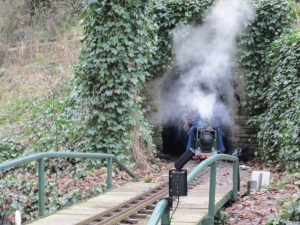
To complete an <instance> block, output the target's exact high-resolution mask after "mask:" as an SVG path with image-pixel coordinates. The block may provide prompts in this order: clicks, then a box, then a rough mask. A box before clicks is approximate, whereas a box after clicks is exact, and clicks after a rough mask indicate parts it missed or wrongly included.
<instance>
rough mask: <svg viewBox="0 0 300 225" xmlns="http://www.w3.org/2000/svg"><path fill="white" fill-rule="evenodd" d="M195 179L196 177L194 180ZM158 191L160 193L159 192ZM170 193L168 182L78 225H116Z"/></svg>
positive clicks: (206, 170) (200, 174) (202, 172)
mask: <svg viewBox="0 0 300 225" xmlns="http://www.w3.org/2000/svg"><path fill="white" fill-rule="evenodd" d="M208 171H209V168H206V169H205V170H203V171H201V173H199V174H198V175H197V177H200V176H202V175H203V174H205V173H207V172H208ZM195 178H196V176H195V177H194V179H195ZM189 186H193V183H190V185H189ZM194 186H196V185H194ZM159 189H162V190H159ZM157 190H159V191H158V192H157ZM168 193H169V182H168V181H167V182H164V183H162V184H160V185H158V186H156V187H154V188H152V189H150V190H148V191H146V192H144V193H142V194H140V195H138V196H136V197H134V198H132V199H130V200H128V201H126V202H124V203H122V204H120V205H118V206H115V207H113V208H111V209H108V210H107V211H105V212H102V213H99V214H97V215H95V216H93V217H91V218H88V219H86V220H84V221H81V222H79V223H77V224H76V225H114V224H116V223H118V222H120V221H122V220H125V219H127V218H129V217H130V216H131V215H133V214H135V213H137V212H138V211H140V210H142V209H144V208H146V207H147V206H150V205H152V204H153V203H155V202H157V201H159V200H162V199H164V197H166V196H168ZM159 202H161V201H159Z"/></svg>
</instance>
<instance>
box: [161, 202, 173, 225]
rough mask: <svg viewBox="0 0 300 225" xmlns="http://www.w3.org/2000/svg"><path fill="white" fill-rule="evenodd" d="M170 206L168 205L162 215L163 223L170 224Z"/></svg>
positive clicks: (163, 224) (162, 224) (164, 224)
mask: <svg viewBox="0 0 300 225" xmlns="http://www.w3.org/2000/svg"><path fill="white" fill-rule="evenodd" d="M170 222H171V221H170V207H169V206H167V207H166V208H165V210H164V212H163V214H162V216H161V225H170Z"/></svg>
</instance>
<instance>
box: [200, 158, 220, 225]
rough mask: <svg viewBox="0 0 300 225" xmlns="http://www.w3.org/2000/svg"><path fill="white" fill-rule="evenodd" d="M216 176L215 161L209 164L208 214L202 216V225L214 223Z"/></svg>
mask: <svg viewBox="0 0 300 225" xmlns="http://www.w3.org/2000/svg"><path fill="white" fill-rule="evenodd" d="M216 177H217V162H213V163H212V164H211V165H210V185H209V201H208V215H207V217H206V218H204V221H203V222H204V223H203V224H204V225H212V224H214V217H215V196H216Z"/></svg>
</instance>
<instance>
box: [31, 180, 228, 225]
mask: <svg viewBox="0 0 300 225" xmlns="http://www.w3.org/2000/svg"><path fill="white" fill-rule="evenodd" d="M156 185H157V184H153V183H141V182H129V183H126V184H125V185H122V186H120V187H118V188H115V189H112V190H110V191H108V192H106V193H104V194H102V195H100V196H98V197H95V198H92V199H89V200H87V201H84V202H81V203H78V204H76V205H73V206H71V207H68V208H66V209H63V210H60V211H58V212H56V213H54V214H52V215H49V216H45V217H43V218H40V219H38V220H36V221H33V222H30V223H27V224H30V225H75V224H77V223H79V222H80V221H82V220H85V219H87V218H90V217H93V216H94V215H97V214H99V213H101V212H104V211H106V210H108V209H109V208H113V207H115V206H117V205H119V204H121V203H123V202H126V201H128V200H130V199H131V198H134V197H136V196H138V195H140V194H142V193H143V192H146V191H148V190H149V189H151V188H153V187H154V186H156ZM230 189H231V187H217V190H216V199H215V202H216V203H218V204H219V205H220V206H222V205H224V204H225V203H226V202H227V201H228V200H229V198H230V195H229V193H230ZM208 196H209V187H208V186H201V185H198V186H196V187H194V188H193V189H191V190H188V196H181V197H180V198H179V205H178V208H177V209H176V211H175V212H174V215H173V217H172V225H192V224H193V225H194V224H201V222H199V221H201V220H202V219H203V217H204V216H205V215H206V214H207V213H208V199H209V198H208ZM176 205H177V200H174V202H173V209H175V208H176ZM172 213H173V211H171V214H172ZM149 218H150V216H149ZM139 224H141V223H139Z"/></svg>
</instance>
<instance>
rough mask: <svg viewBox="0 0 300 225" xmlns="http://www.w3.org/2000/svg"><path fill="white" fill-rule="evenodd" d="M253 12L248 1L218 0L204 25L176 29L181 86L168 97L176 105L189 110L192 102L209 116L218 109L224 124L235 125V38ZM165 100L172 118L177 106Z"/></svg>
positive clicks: (251, 17)
mask: <svg viewBox="0 0 300 225" xmlns="http://www.w3.org/2000/svg"><path fill="white" fill-rule="evenodd" d="M254 15H255V10H254V9H253V6H252V5H251V4H249V3H248V1H246V0H245V1H244V0H219V1H218V2H216V3H215V4H214V5H213V6H212V7H211V9H210V10H209V11H208V12H207V14H206V15H205V17H204V23H203V24H202V25H201V26H179V27H177V28H176V29H174V30H173V36H172V38H173V48H174V51H175V53H176V61H177V64H178V65H179V67H180V68H181V69H180V73H181V74H180V76H179V78H178V80H179V81H177V82H179V83H177V84H176V87H177V88H179V89H177V88H176V90H175V91H176V93H169V94H168V96H176V100H175V101H176V104H177V107H178V105H179V107H182V108H185V109H188V107H189V104H191V103H192V102H193V104H195V106H196V108H197V109H198V110H199V112H200V114H201V116H202V117H204V118H207V119H210V117H211V116H212V113H213V111H217V112H219V113H220V116H221V117H222V121H223V125H229V126H232V125H233V119H232V110H233V103H234V89H233V86H232V85H231V81H232V79H233V77H232V67H233V66H234V65H233V56H234V54H235V50H236V37H237V35H238V34H240V33H241V32H242V31H244V29H245V26H244V25H243V24H244V22H246V21H248V20H251V19H253V18H254ZM173 89H174V88H173ZM165 100H166V104H169V106H167V107H166V108H168V109H169V110H170V112H169V113H165V114H166V115H167V116H170V117H172V116H173V115H174V111H175V110H177V111H178V108H177V109H174V108H172V106H171V104H172V103H173V104H174V101H172V100H171V99H169V100H170V101H169V100H168V99H165ZM173 100H174V99H173Z"/></svg>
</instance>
